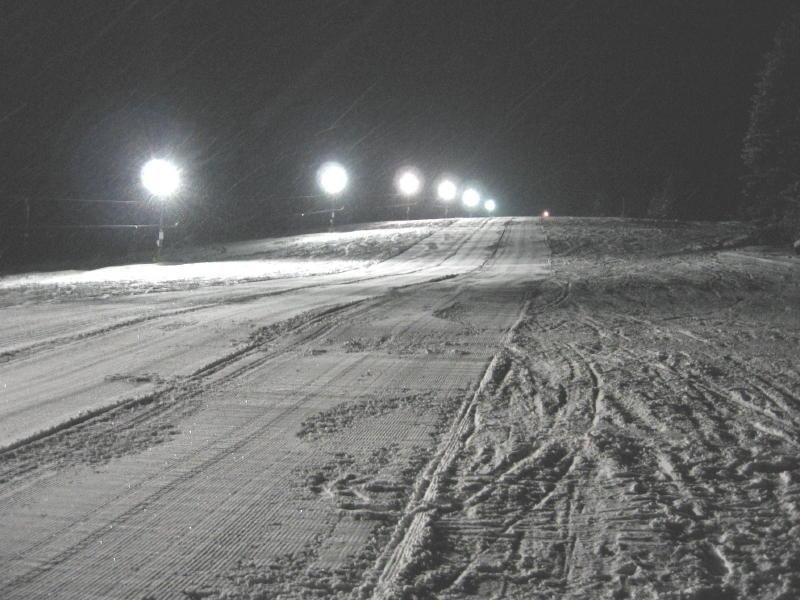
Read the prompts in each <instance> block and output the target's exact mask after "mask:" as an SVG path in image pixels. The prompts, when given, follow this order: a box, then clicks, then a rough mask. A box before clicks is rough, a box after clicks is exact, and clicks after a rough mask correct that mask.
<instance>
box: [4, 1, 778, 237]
mask: <svg viewBox="0 0 800 600" xmlns="http://www.w3.org/2000/svg"><path fill="white" fill-rule="evenodd" d="M792 5H793V3H791V2H788V1H781V0H777V1H776V0H770V1H768V2H764V1H751V2H748V1H735V2H734V1H729V2H719V1H713V2H712V1H705V2H704V1H672V2H668V1H662V0H653V1H642V0H636V1H634V0H631V1H599V0H597V1H593V2H589V1H583V2H582V1H572V2H569V1H566V0H565V1H563V2H534V1H527V2H515V1H488V0H485V1H480V2H468V1H450V0H431V1H407V2H401V1H394V2H393V1H388V0H387V1H383V0H373V1H369V2H364V1H359V0H339V1H322V0H315V1H306V0H284V1H281V2H267V1H262V2H256V1H253V2H238V1H234V0H226V1H218V2H214V1H209V0H206V1H200V0H198V1H194V2H193V1H190V0H185V1H172V2H169V1H167V0H162V1H158V2H152V1H144V0H142V1H135V0H102V1H100V0H96V1H95V0H82V1H79V2H71V1H44V0H39V1H36V0H22V1H19V2H5V3H3V4H2V12H3V14H2V18H1V19H0V40H2V41H0V44H2V54H1V55H0V72H2V74H3V85H2V88H0V156H2V161H1V162H0V192H2V193H3V195H4V198H5V199H4V200H3V201H4V202H7V203H8V202H10V200H9V198H12V197H14V196H16V195H19V194H27V195H30V196H33V197H36V198H39V199H40V200H39V202H40V203H42V204H43V205H45V206H46V205H47V202H48V200H47V199H48V198H51V199H56V198H76V197H77V198H94V199H99V200H108V201H117V200H135V199H140V198H141V197H142V195H143V192H142V190H141V187H140V185H139V179H138V177H139V169H140V167H141V164H142V162H143V161H144V160H145V159H146V158H148V157H150V156H151V155H159V156H169V157H172V158H173V159H174V160H175V161H177V162H178V163H180V164H181V166H182V168H183V170H184V176H185V178H186V181H187V186H186V188H185V190H184V192H183V194H182V198H181V200H180V201H181V202H182V203H183V204H182V206H183V207H184V211H185V212H186V213H187V214H192V215H194V217H193V218H194V221H195V225H196V226H200V225H198V224H202V227H203V228H205V229H206V230H210V231H217V230H218V231H220V232H222V231H227V232H230V231H231V229H232V228H236V227H239V226H240V224H241V227H242V228H244V229H247V230H248V231H257V230H258V228H259V227H266V226H267V224H268V223H270V222H272V221H275V219H276V215H283V214H288V213H291V212H292V211H296V210H297V209H308V208H311V207H314V206H317V205H320V204H324V202H323V201H322V200H321V199H315V198H307V197H306V196H311V195H314V194H317V190H316V187H315V181H314V172H315V169H316V168H317V166H318V165H319V164H320V162H322V161H323V160H325V159H328V158H337V159H339V160H341V161H342V162H344V163H345V164H346V165H347V166H348V167H350V169H351V172H352V175H353V186H352V188H351V191H350V200H349V201H350V202H351V203H352V205H353V206H355V207H356V208H357V209H358V210H357V211H356V214H355V215H354V218H357V219H359V217H360V219H359V220H368V219H370V218H385V217H388V216H391V214H389V213H385V214H381V207H384V206H386V205H387V204H390V203H392V202H393V200H392V198H391V195H392V176H393V174H394V173H395V171H396V169H397V168H398V167H400V166H401V165H403V164H413V165H416V166H418V167H419V168H420V169H422V170H423V172H425V173H426V174H429V175H433V174H436V173H438V172H440V171H441V170H448V171H452V172H454V173H456V174H458V175H460V176H462V177H464V178H466V179H474V180H475V181H477V182H479V183H480V184H481V185H482V186H483V188H484V190H485V191H486V192H487V193H490V194H491V195H493V196H495V197H496V198H497V200H498V203H499V204H500V206H501V212H502V213H504V214H533V213H536V212H538V211H539V210H541V209H542V208H544V207H545V206H546V207H548V208H550V209H551V211H554V212H555V213H556V214H565V213H568V214H585V213H588V212H590V211H591V210H593V209H594V208H595V207H596V206H598V205H605V206H606V207H607V209H608V210H609V211H611V212H619V210H620V209H621V207H622V204H623V202H624V203H625V205H626V209H627V211H628V212H629V213H630V214H636V213H637V211H638V212H641V210H642V209H643V208H644V206H646V203H647V200H648V199H649V197H650V195H652V193H653V190H654V189H655V188H657V187H658V185H659V184H660V183H661V182H663V181H664V179H665V178H666V177H667V176H668V175H669V174H671V173H679V174H680V175H681V177H682V178H683V179H685V180H687V181H689V182H690V185H691V186H693V187H696V188H697V194H696V195H695V198H696V202H694V203H693V207H692V210H693V213H694V214H691V215H687V216H690V217H699V218H707V217H717V216H719V215H721V214H723V213H724V211H725V210H728V209H731V208H733V204H734V200H735V198H734V197H735V195H736V193H737V191H738V187H739V183H738V180H737V178H738V176H739V174H740V171H741V166H740V159H739V153H740V148H741V140H742V137H743V135H744V131H745V129H746V126H747V113H748V108H749V101H750V96H751V95H752V93H753V91H754V84H755V78H756V75H757V73H758V71H759V70H760V69H761V67H762V62H763V58H762V57H763V54H764V53H765V52H766V51H767V50H768V49H769V46H770V41H771V38H772V36H773V34H774V32H775V29H776V27H777V25H778V23H779V22H780V20H781V19H782V18H783V17H784V16H785V15H786V14H787V12H788V10H790V9H791V7H792ZM187 207H188V208H187ZM368 208H371V210H367V209H368ZM359 211H360V212H359ZM384 212H385V211H384ZM53 214H56V211H54V212H53ZM58 214H59V215H60V217H59V218H68V217H64V216H63V214H62V213H58ZM106 216H107V215H106ZM139 216H141V215H139ZM109 218H111V217H109ZM114 218H119V217H114ZM126 218H127V217H126ZM137 218H138V217H137ZM275 222H277V221H275Z"/></svg>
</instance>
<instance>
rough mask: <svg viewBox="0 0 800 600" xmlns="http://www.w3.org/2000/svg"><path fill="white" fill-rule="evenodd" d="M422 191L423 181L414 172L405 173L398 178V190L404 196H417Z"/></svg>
mask: <svg viewBox="0 0 800 600" xmlns="http://www.w3.org/2000/svg"><path fill="white" fill-rule="evenodd" d="M421 189H422V179H421V178H420V176H419V175H417V173H415V172H414V171H412V170H407V171H403V172H402V173H400V175H399V176H398V177H397V190H398V191H399V192H400V194H402V195H403V196H416V195H417V194H418V193H419V191H420V190H421Z"/></svg>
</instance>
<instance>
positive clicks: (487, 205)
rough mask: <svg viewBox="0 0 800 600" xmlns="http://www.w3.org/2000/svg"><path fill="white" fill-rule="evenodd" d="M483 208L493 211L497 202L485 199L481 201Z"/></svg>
mask: <svg viewBox="0 0 800 600" xmlns="http://www.w3.org/2000/svg"><path fill="white" fill-rule="evenodd" d="M483 208H485V209H486V212H494V209H495V208H497V203H496V202H495V201H494V200H487V201H486V202H484V203H483Z"/></svg>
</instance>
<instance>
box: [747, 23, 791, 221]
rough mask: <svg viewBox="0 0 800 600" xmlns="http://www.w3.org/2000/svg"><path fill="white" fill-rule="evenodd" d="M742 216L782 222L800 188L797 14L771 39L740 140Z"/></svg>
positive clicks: (787, 214)
mask: <svg viewBox="0 0 800 600" xmlns="http://www.w3.org/2000/svg"><path fill="white" fill-rule="evenodd" d="M742 160H743V161H744V165H745V167H746V169H747V174H746V176H745V178H744V192H745V199H746V200H747V204H746V206H745V212H746V214H748V215H750V216H772V217H776V218H779V219H785V218H787V217H789V216H790V214H791V213H793V212H795V210H796V209H795V206H794V205H795V203H796V202H797V198H796V197H795V198H793V196H797V190H798V183H800V12H798V13H795V14H793V15H792V16H790V17H789V18H788V19H786V20H785V21H784V22H783V23H782V24H781V26H780V27H779V28H778V31H777V33H776V35H775V39H774V42H773V46H772V49H771V50H770V52H769V53H768V54H767V55H766V65H765V67H764V70H763V71H762V72H761V74H760V76H759V80H758V83H757V85H756V94H755V95H754V96H753V100H752V106H751V110H750V126H749V128H748V130H747V134H746V135H745V138H744V147H743V149H742Z"/></svg>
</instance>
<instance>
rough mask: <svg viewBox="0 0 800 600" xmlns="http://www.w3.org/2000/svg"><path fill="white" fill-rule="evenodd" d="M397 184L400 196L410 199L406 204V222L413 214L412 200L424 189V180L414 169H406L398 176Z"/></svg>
mask: <svg viewBox="0 0 800 600" xmlns="http://www.w3.org/2000/svg"><path fill="white" fill-rule="evenodd" d="M395 183H396V184H397V191H398V192H400V195H401V196H403V197H404V198H406V199H408V204H406V220H408V218H409V216H410V213H411V198H413V197H414V196H416V195H417V194H419V191H420V190H421V189H422V178H421V177H420V176H419V174H418V173H417V171H415V170H414V169H405V170H403V171H401V172H400V173H399V174H398V176H397V181H396V182H395Z"/></svg>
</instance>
